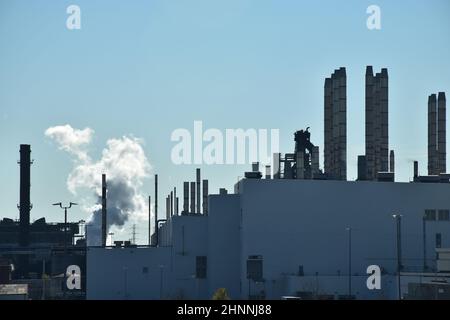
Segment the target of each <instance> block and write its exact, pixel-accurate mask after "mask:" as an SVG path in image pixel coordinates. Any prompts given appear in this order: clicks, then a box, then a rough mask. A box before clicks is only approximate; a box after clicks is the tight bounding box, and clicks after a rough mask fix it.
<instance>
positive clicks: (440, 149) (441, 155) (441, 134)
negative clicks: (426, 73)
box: [437, 92, 447, 173]
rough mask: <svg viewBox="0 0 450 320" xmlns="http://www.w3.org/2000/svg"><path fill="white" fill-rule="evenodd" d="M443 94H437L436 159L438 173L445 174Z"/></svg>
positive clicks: (445, 120) (444, 106) (444, 111)
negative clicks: (437, 160) (437, 161)
mask: <svg viewBox="0 0 450 320" xmlns="http://www.w3.org/2000/svg"><path fill="white" fill-rule="evenodd" d="M445 103H446V102H445V92H439V93H438V116H437V117H438V138H437V144H438V159H439V172H438V173H446V172H447V166H446V162H447V150H446V140H447V139H446V132H447V128H446V125H447V123H446V122H447V119H446V115H445V113H446V105H445Z"/></svg>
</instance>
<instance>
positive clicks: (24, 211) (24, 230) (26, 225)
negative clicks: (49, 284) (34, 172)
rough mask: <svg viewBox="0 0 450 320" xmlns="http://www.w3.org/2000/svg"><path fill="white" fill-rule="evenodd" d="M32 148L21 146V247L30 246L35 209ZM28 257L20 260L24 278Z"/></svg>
mask: <svg viewBox="0 0 450 320" xmlns="http://www.w3.org/2000/svg"><path fill="white" fill-rule="evenodd" d="M30 154H31V148H30V145H28V144H21V145H20V161H19V164H20V204H19V205H18V208H19V212H20V222H19V246H21V247H28V246H29V245H30V211H31V208H32V207H33V206H32V204H31V201H30V186H31V184H30V176H31V174H30V167H31V164H32V161H31V159H30ZM28 259H29V258H28V256H27V255H21V256H20V258H19V265H18V274H19V275H20V276H22V277H27V275H28V262H29V261H28Z"/></svg>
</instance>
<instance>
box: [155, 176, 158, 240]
mask: <svg viewBox="0 0 450 320" xmlns="http://www.w3.org/2000/svg"><path fill="white" fill-rule="evenodd" d="M154 219H155V234H156V236H155V238H156V239H155V245H156V244H157V243H158V236H157V234H158V175H157V174H155V218H154Z"/></svg>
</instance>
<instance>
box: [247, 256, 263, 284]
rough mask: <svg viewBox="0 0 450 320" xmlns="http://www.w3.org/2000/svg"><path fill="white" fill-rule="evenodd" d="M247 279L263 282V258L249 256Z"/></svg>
mask: <svg viewBox="0 0 450 320" xmlns="http://www.w3.org/2000/svg"><path fill="white" fill-rule="evenodd" d="M247 279H250V280H253V281H256V282H258V281H262V279H263V258H262V256H249V257H248V260H247Z"/></svg>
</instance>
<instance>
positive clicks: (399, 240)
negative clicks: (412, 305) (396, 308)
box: [395, 214, 402, 300]
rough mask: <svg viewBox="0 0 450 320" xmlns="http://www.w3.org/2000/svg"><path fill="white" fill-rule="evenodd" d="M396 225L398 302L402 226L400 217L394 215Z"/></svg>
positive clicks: (400, 296)
mask: <svg viewBox="0 0 450 320" xmlns="http://www.w3.org/2000/svg"><path fill="white" fill-rule="evenodd" d="M395 220H396V225H397V286H398V300H401V299H402V290H401V281H400V272H401V270H402V242H401V240H402V235H401V230H402V225H401V215H398V214H397V215H395Z"/></svg>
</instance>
